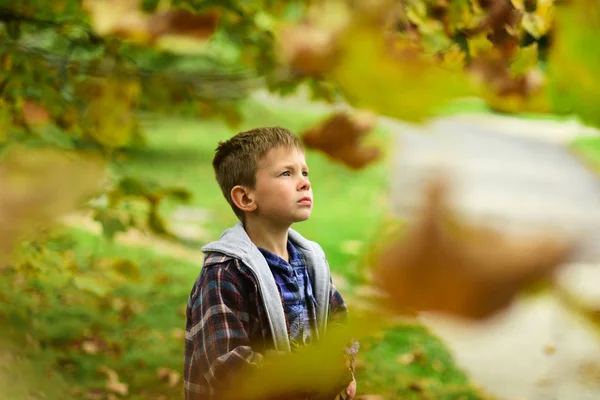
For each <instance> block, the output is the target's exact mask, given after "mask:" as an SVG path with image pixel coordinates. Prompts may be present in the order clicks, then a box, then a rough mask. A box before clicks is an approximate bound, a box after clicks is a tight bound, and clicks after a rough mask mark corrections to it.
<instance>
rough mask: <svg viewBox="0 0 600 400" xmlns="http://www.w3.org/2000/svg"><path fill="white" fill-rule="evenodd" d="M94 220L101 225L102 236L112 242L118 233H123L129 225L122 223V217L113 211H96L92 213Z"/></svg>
mask: <svg viewBox="0 0 600 400" xmlns="http://www.w3.org/2000/svg"><path fill="white" fill-rule="evenodd" d="M94 220H95V221H98V222H100V224H101V225H102V234H103V235H104V237H105V238H106V239H108V240H109V241H111V240H113V239H114V237H115V235H116V234H117V233H119V232H125V231H126V230H127V229H128V228H129V226H130V225H131V224H130V223H125V222H124V221H123V215H121V213H119V212H117V211H116V210H113V209H97V210H96V212H95V213H94Z"/></svg>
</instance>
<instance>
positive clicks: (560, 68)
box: [0, 0, 600, 400]
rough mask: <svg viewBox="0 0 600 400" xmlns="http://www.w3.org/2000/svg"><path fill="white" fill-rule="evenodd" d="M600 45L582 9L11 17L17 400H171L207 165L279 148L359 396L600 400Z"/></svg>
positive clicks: (175, 394)
mask: <svg viewBox="0 0 600 400" xmlns="http://www.w3.org/2000/svg"><path fill="white" fill-rule="evenodd" d="M598 37H600V7H598V4H597V2H596V1H592V0H570V1H565V0H563V1H558V0H556V1H555V0H363V1H360V0H317V1H315V0H295V1H271V0H256V1H245V0H217V1H212V0H56V1H54V2H47V1H42V0H23V1H19V2H14V1H9V0H0V64H1V68H0V321H1V326H2V329H1V331H0V393H2V396H1V397H2V398H4V399H10V400H12V399H16V400H21V399H110V400H114V399H156V400H158V399H176V398H182V393H183V391H182V385H183V383H182V378H181V376H182V367H183V348H184V339H185V307H186V303H187V299H188V295H189V292H190V290H191V287H192V285H193V282H194V281H195V279H196V277H197V276H198V274H199V271H200V268H201V266H202V260H203V254H202V252H201V250H200V248H201V247H202V245H203V244H205V243H207V242H209V241H212V240H214V239H215V238H217V237H218V235H219V234H220V233H221V232H222V231H223V230H224V229H225V228H227V227H229V226H231V225H233V224H234V223H235V222H236V218H235V215H234V214H233V213H232V212H231V209H230V208H229V206H228V204H227V203H226V201H225V200H224V198H223V196H222V194H221V192H220V190H219V188H218V186H217V184H216V181H215V180H214V176H213V170H212V166H211V161H212V157H213V153H214V149H215V148H216V146H217V143H218V142H219V141H221V140H225V139H227V138H229V137H231V136H232V135H234V134H235V133H237V132H240V131H243V130H247V129H251V128H255V127H259V126H283V127H286V128H288V129H290V130H291V131H292V132H294V133H295V134H297V135H298V136H299V137H300V138H301V140H302V142H303V143H304V146H305V147H306V150H307V161H308V164H309V165H310V168H311V182H312V185H313V190H314V193H315V200H316V206H315V209H314V212H313V216H312V217H311V219H310V220H308V221H306V222H303V223H301V224H298V226H295V228H296V229H297V230H298V231H300V232H301V233H302V234H304V235H305V236H307V237H308V238H310V239H312V240H315V241H317V242H318V243H319V244H321V246H322V247H323V248H324V250H325V252H326V254H327V256H328V260H329V264H330V266H331V269H332V274H333V280H334V283H335V285H336V286H337V287H338V289H339V290H340V291H341V293H342V294H343V295H344V296H345V298H346V300H347V301H348V303H349V306H350V310H351V314H352V315H353V316H355V317H356V318H358V320H360V321H363V322H364V321H365V319H366V320H367V321H369V322H371V323H369V324H364V323H363V324H362V325H361V327H360V329H356V330H355V331H352V334H355V336H357V337H359V339H360V341H361V344H362V346H361V351H360V354H359V357H358V361H357V380H358V390H359V395H360V398H362V399H363V400H369V399H370V400H374V399H377V400H379V399H433V400H438V399H439V400H459V399H460V400H475V399H477V400H485V399H506V400H509V399H513V400H516V399H523V400H525V399H527V400H538V399H539V400H550V399H556V400H558V399H560V400H563V399H564V400H587V399H598V398H600V338H599V337H598V333H599V332H600V325H598V324H599V322H600V319H599V317H598V315H599V314H598V310H600V289H599V287H600V286H599V285H598V283H599V282H600V272H599V271H600V269H599V268H598V263H599V261H600V254H599V252H598V239H599V238H600V187H599V185H598V175H597V173H598V170H599V168H600V136H599V135H598V132H599V131H598V130H597V127H598V126H599V125H600V113H599V112H598V110H597V104H600V80H599V79H598V78H597V71H600V45H599V44H598V43H596V40H597V38H598ZM361 318H363V319H361ZM349 329H355V328H349ZM290 362H293V360H291V361H290ZM318 364H319V363H318V358H315V360H314V365H312V366H310V367H307V368H313V369H314V368H317V369H316V370H318ZM259 384H260V385H263V384H265V383H264V382H260V383H259Z"/></svg>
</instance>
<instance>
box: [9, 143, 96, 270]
mask: <svg viewBox="0 0 600 400" xmlns="http://www.w3.org/2000/svg"><path fill="white" fill-rule="evenodd" d="M103 172H104V171H103V163H102V162H101V161H100V160H99V159H98V158H96V157H92V156H90V155H87V156H86V154H85V153H75V152H70V151H57V150H52V149H26V148H21V147H18V146H13V147H12V148H10V149H8V150H7V151H5V153H4V154H3V156H2V158H1V159H0V187H1V188H2V196H0V227H1V228H0V260H1V261H0V266H2V265H3V261H4V257H7V256H9V255H10V254H11V251H12V250H13V246H14V244H15V243H16V241H17V240H19V239H21V238H23V237H24V236H25V237H26V236H29V235H35V233H37V231H38V230H39V229H40V228H43V227H45V226H46V225H47V224H49V223H51V222H52V221H53V220H54V219H55V218H57V217H59V216H62V215H64V214H65V213H67V212H70V211H72V210H74V209H75V208H77V207H78V206H80V205H82V204H83V203H84V202H85V201H87V200H89V199H90V198H91V197H92V196H93V195H96V194H98V193H99V192H100V190H101V188H102V184H103V183H104V182H103V179H104V174H103Z"/></svg>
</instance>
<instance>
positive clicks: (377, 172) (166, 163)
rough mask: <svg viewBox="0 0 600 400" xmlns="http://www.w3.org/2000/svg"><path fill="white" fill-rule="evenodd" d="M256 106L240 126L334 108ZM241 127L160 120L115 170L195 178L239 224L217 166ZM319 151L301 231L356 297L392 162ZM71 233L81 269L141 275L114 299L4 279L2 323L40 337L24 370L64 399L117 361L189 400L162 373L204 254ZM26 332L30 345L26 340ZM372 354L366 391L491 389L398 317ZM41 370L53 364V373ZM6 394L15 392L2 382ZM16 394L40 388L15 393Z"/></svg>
mask: <svg viewBox="0 0 600 400" xmlns="http://www.w3.org/2000/svg"><path fill="white" fill-rule="evenodd" d="M245 114H246V122H245V123H244V125H243V126H242V127H240V128H239V129H240V130H241V129H247V128H251V127H256V126H269V125H282V126H285V127H288V128H290V129H291V130H292V131H294V132H300V131H301V130H303V129H304V128H306V127H308V126H309V125H311V124H312V123H314V122H316V121H318V120H319V118H320V117H322V116H323V115H317V114H315V113H310V114H309V113H306V112H301V111H299V110H295V109H294V110H291V109H284V108H281V109H273V108H272V107H270V108H266V107H265V106H263V105H261V104H259V103H256V102H254V101H251V102H249V103H248V104H247V105H246V109H245ZM232 134H233V131H232V130H231V129H229V128H227V127H226V126H225V125H224V124H222V123H220V122H217V121H214V122H198V121H191V120H180V119H172V120H168V119H161V120H158V121H156V122H154V123H153V124H152V125H151V126H149V128H148V132H147V135H148V139H149V146H148V148H147V149H145V150H139V151H136V152H135V153H131V154H129V156H128V157H127V158H125V159H124V160H122V162H121V163H120V165H119V166H118V168H116V169H115V173H116V174H132V175H136V176H140V177H146V178H152V179H156V180H158V181H160V182H161V183H164V184H170V185H172V184H181V185H183V186H186V187H188V188H189V189H191V191H192V193H193V198H192V200H191V205H192V206H195V207H200V208H203V209H207V210H209V211H210V214H211V219H210V220H208V221H206V222H205V223H204V225H203V228H204V229H206V230H207V231H208V232H209V236H211V237H210V239H214V238H216V237H217V235H218V234H219V233H220V232H221V231H222V230H223V229H225V228H226V227H228V226H230V225H232V224H233V223H235V217H234V215H233V213H232V211H231V210H230V209H229V206H228V205H227V203H226V202H225V200H224V199H223V198H222V195H221V194H220V191H219V189H218V187H217V185H216V183H215V182H214V178H213V173H212V170H211V164H210V163H211V159H212V154H213V151H214V148H215V146H216V144H217V142H218V141H219V140H223V139H226V138H228V137H229V136H231V135H232ZM373 140H374V141H376V142H377V141H378V142H380V143H386V142H387V141H388V140H389V139H388V138H387V137H386V133H385V132H382V131H377V132H376V133H375V135H374V139H373ZM307 160H308V163H309V166H310V168H311V181H312V185H313V189H314V192H315V210H314V214H313V217H312V218H311V219H310V220H309V221H307V222H304V223H302V224H298V225H297V226H296V227H295V228H296V229H298V230H299V231H300V232H301V233H303V234H304V235H306V236H307V237H309V238H310V239H313V240H316V241H317V242H319V243H320V244H321V245H322V246H323V248H324V249H325V251H326V253H327V255H328V258H329V262H330V265H331V268H332V270H333V271H335V272H337V273H338V274H341V275H343V276H344V277H345V278H346V279H347V280H348V281H349V283H350V287H349V288H348V290H347V291H346V292H345V293H343V294H344V295H345V296H347V297H349V296H352V288H353V286H354V285H355V284H357V283H359V281H360V270H361V267H363V266H362V265H361V263H360V258H357V257H356V256H353V255H350V254H347V253H346V252H344V251H343V248H342V246H341V244H342V243H343V242H345V241H347V240H358V241H362V242H364V243H366V244H368V243H369V242H370V241H372V240H373V239H375V233H376V231H377V228H378V226H379V225H380V223H381V221H382V219H383V218H384V216H385V214H386V209H385V201H384V196H385V193H386V190H387V176H386V165H385V162H380V163H378V164H375V165H373V166H371V167H370V168H367V169H365V170H363V171H360V172H349V171H348V170H347V169H345V168H344V167H342V166H340V165H337V164H335V163H332V162H331V161H330V160H328V159H327V158H326V157H325V156H323V155H321V154H319V153H315V152H308V154H307ZM176 207H177V205H176V204H175V203H166V204H165V205H164V210H163V211H164V212H165V214H167V215H169V214H170V213H171V212H172V211H174V210H175V208H176ZM70 232H71V233H72V234H73V235H74V237H75V239H76V247H75V248H74V255H73V257H74V258H73V259H74V262H75V263H76V265H78V266H79V268H80V272H81V273H85V272H86V271H89V270H90V268H93V267H94V266H95V267H97V265H96V262H97V259H98V258H99V257H122V258H127V259H129V260H131V261H133V262H135V263H136V264H137V265H138V266H139V267H140V280H139V282H134V281H125V282H121V283H120V284H118V285H116V286H115V287H114V289H112V290H113V291H112V292H111V293H110V295H109V296H108V297H107V299H108V300H103V299H102V298H101V297H100V298H98V297H95V296H93V295H86V296H81V295H80V293H79V292H78V291H77V290H76V289H74V288H73V287H71V286H68V285H66V283H65V282H64V278H62V277H61V275H60V273H59V272H58V271H55V272H52V271H49V272H48V273H47V274H45V275H43V276H40V277H38V278H37V279H36V280H30V281H27V282H26V283H24V284H23V283H22V284H20V285H21V286H19V284H16V283H15V282H17V281H19V278H18V277H16V276H5V278H6V279H0V284H1V285H2V286H3V287H1V288H0V295H1V296H0V298H1V299H2V300H4V301H3V302H0V322H2V323H4V321H2V318H1V317H3V318H4V319H6V321H7V322H8V323H9V325H10V326H11V330H12V331H13V332H15V333H18V332H25V331H28V332H30V334H31V336H32V337H34V338H35V339H36V341H38V342H39V348H38V349H32V350H31V351H28V352H27V354H26V356H25V355H20V354H22V352H21V351H19V352H16V351H15V352H8V353H10V354H19V356H20V357H25V358H23V360H24V361H23V363H24V364H23V366H22V368H21V369H19V371H21V370H22V371H23V376H24V377H25V378H23V379H26V380H29V379H34V378H26V377H27V376H31V377H33V376H37V375H44V377H45V378H44V379H40V380H36V381H35V382H36V383H35V386H36V388H38V389H39V390H40V391H42V392H45V394H46V397H45V398H46V399H64V398H67V396H66V395H64V396H63V395H60V394H57V393H58V392H61V389H62V388H64V387H69V388H70V389H75V390H76V391H78V393H83V392H85V391H88V390H96V389H102V388H104V387H105V386H106V377H105V375H103V374H101V373H99V372H98V368H99V367H100V366H102V365H107V366H109V367H110V368H111V369H114V370H115V371H117V372H118V374H119V377H120V379H121V381H123V382H126V383H128V384H129V389H130V396H129V398H131V399H146V398H149V399H151V398H157V397H155V396H157V395H159V394H161V395H166V396H167V398H180V396H181V384H178V385H177V386H176V387H174V388H169V387H168V385H167V383H165V382H161V381H160V380H159V379H158V377H157V375H156V371H157V370H158V369H159V368H161V367H167V368H170V369H172V370H175V371H177V372H181V369H182V362H183V340H182V338H181V329H184V327H185V315H184V308H185V304H186V301H187V297H188V294H189V291H190V288H191V286H192V284H193V282H194V280H195V278H196V277H197V275H198V273H199V270H200V266H201V261H202V260H200V259H199V260H198V261H197V262H195V263H194V262H190V261H183V260H182V259H178V258H174V257H171V256H167V255H165V254H162V253H158V252H157V251H155V250H154V249H151V248H147V247H146V248H144V247H128V246H126V245H124V244H122V243H118V242H117V243H109V242H107V241H106V240H105V239H104V238H103V237H101V236H96V235H93V234H91V233H88V232H85V231H83V230H79V229H72V230H71V231H70ZM208 239H209V238H207V240H208ZM200 245H201V243H198V244H197V246H200ZM99 279H105V277H104V276H100V277H99ZM106 279H108V278H106ZM32 321H33V322H32ZM19 340H20V341H21V342H23V337H22V336H21V337H20V339H19ZM82 340H87V341H88V342H91V343H92V344H93V345H94V346H96V347H97V348H98V349H99V350H98V351H97V352H95V351H92V352H91V354H90V352H89V351H88V352H83V351H81V350H80V349H81V342H82ZM12 343H14V341H12ZM19 348H20V347H19ZM0 350H2V347H0ZM406 352H417V353H418V354H421V353H422V355H420V356H419V357H417V358H416V359H415V362H413V363H409V364H407V365H403V364H400V363H398V360H397V358H398V356H399V355H401V354H404V353H406ZM1 354H2V352H1V351H0V355H1ZM361 358H362V359H363V360H364V367H363V368H362V369H361V370H360V371H359V374H358V377H359V390H360V392H362V393H382V394H388V395H389V396H391V397H390V398H407V399H413V398H414V399H418V398H435V399H448V400H451V399H452V400H454V399H456V400H458V399H464V400H467V399H468V400H471V399H480V398H482V396H480V395H479V394H477V391H476V389H475V388H473V387H472V386H471V385H470V384H469V381H468V378H467V377H466V376H465V375H464V374H463V373H462V372H461V371H460V370H459V369H458V368H457V367H456V366H455V364H454V362H453V360H452V358H451V356H450V355H449V353H448V351H447V350H446V348H445V347H444V345H443V344H442V342H440V340H439V339H438V338H436V337H434V336H432V335H431V334H430V333H429V332H428V331H427V330H425V329H424V328H422V327H418V326H398V327H396V328H394V329H391V330H390V331H388V332H385V333H384V335H383V337H382V338H381V337H380V338H376V339H366V340H365V341H364V342H363V350H362V352H361ZM27 360H29V361H27ZM430 361H431V362H430ZM0 363H2V359H0ZM41 366H43V367H41ZM0 368H2V364H0ZM39 368H43V370H44V371H46V372H44V373H43V374H42V373H41V372H40V370H39ZM36 374H37V375H36ZM46 378H47V379H46ZM29 381H30V382H31V380H29ZM1 382H3V381H0V383H1ZM0 392H2V393H4V391H3V388H1V387H0ZM63 392H64V391H63ZM431 396H434V397H431ZM437 396H441V397H437ZM461 396H462V397H461ZM13 398H14V399H16V400H20V399H27V398H28V397H26V396H25V395H16V394H15V396H14V397H13Z"/></svg>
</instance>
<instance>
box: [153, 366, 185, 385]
mask: <svg viewBox="0 0 600 400" xmlns="http://www.w3.org/2000/svg"><path fill="white" fill-rule="evenodd" d="M156 375H157V376H158V378H159V379H160V380H161V381H163V382H167V383H168V385H169V387H175V386H177V385H178V384H179V381H180V380H181V374H180V373H179V372H177V371H173V370H172V369H169V368H160V369H159V370H158V371H157V372H156Z"/></svg>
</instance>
